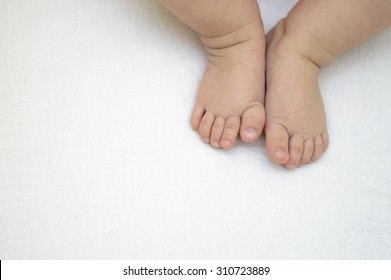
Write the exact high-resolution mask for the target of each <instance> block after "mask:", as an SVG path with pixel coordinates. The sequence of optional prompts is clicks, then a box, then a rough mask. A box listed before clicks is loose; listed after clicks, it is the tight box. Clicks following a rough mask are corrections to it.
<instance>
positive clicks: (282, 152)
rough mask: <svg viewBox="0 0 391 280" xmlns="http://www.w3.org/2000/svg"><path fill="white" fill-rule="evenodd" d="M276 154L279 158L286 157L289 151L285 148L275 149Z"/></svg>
mask: <svg viewBox="0 0 391 280" xmlns="http://www.w3.org/2000/svg"><path fill="white" fill-rule="evenodd" d="M274 154H275V155H276V157H278V158H286V156H287V155H288V153H287V152H285V151H284V150H283V149H277V150H275V151H274Z"/></svg>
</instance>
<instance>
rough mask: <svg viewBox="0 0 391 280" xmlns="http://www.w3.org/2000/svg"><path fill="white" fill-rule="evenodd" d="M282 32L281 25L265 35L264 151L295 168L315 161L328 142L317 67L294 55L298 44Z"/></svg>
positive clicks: (286, 165) (307, 60) (309, 60)
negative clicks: (266, 44)
mask: <svg viewBox="0 0 391 280" xmlns="http://www.w3.org/2000/svg"><path fill="white" fill-rule="evenodd" d="M284 29H285V24H284V21H281V22H280V23H279V24H278V25H277V26H276V27H275V29H274V30H273V31H272V32H271V33H269V34H268V50H267V62H266V69H267V70H266V75H267V93H266V127H265V133H266V147H267V150H268V153H269V155H270V157H271V159H272V160H273V161H274V162H276V163H277V164H283V165H285V167H287V168H295V167H298V166H301V165H303V164H307V163H310V162H313V161H315V160H316V159H318V158H319V156H320V155H321V154H322V153H323V152H324V151H325V150H326V149H327V146H328V143H329V140H328V134H327V129H326V117H325V111H324V107H323V101H322V98H321V96H320V91H319V86H318V75H319V71H320V67H319V66H318V65H316V64H315V63H314V62H313V61H311V59H309V58H306V56H305V55H301V54H300V52H298V51H297V50H298V48H297V46H298V45H297V43H298V41H295V40H292V37H289V36H287V35H285V34H284V32H285V30H284ZM304 32H305V31H304ZM302 36H303V34H299V36H296V38H299V39H300V40H301V39H302ZM299 44H300V42H299Z"/></svg>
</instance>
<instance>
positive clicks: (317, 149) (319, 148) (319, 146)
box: [311, 136, 323, 162]
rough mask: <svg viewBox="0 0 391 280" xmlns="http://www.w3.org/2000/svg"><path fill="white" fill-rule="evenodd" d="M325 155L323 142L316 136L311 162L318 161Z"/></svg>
mask: <svg viewBox="0 0 391 280" xmlns="http://www.w3.org/2000/svg"><path fill="white" fill-rule="evenodd" d="M322 153H323V140H322V137H321V136H316V137H315V139H314V153H313V154H312V158H311V162H314V161H315V160H317V159H318V158H319V157H320V155H321V154H322Z"/></svg>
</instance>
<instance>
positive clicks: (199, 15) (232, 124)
mask: <svg viewBox="0 0 391 280" xmlns="http://www.w3.org/2000/svg"><path fill="white" fill-rule="evenodd" d="M161 2H162V3H163V5H165V6H166V7H167V8H168V9H169V10H171V11H172V12H173V13H174V14H175V15H176V16H177V17H178V18H179V19H180V20H181V21H183V22H184V23H185V24H187V25H188V26H189V27H191V28H192V29H193V30H195V31H196V32H197V33H198V34H199V36H200V39H201V41H202V42H203V44H204V45H205V49H206V51H207V52H208V63H207V66H206V69H205V72H204V75H203V77H202V80H201V83H200V86H199V89H198V93H197V98H196V102H195V105H194V109H193V113H192V116H191V123H192V127H193V128H194V129H195V130H196V131H198V133H199V134H200V136H201V138H202V139H203V141H204V142H206V143H210V144H211V145H212V146H213V147H215V148H221V147H222V148H225V149H229V148H232V147H233V146H234V145H235V143H236V141H237V137H238V135H240V136H241V138H242V140H243V141H245V142H253V141H255V140H256V139H257V138H258V137H259V136H260V134H261V133H262V130H263V127H264V123H265V110H264V95H265V72H264V71H265V35H264V30H263V25H262V21H261V17H260V11H259V7H258V4H257V1H256V0H224V1H223V0H199V1H194V0H161Z"/></svg>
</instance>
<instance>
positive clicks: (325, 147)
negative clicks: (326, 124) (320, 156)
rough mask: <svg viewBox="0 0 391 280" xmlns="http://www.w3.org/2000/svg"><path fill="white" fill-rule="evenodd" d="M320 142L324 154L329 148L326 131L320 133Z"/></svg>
mask: <svg viewBox="0 0 391 280" xmlns="http://www.w3.org/2000/svg"><path fill="white" fill-rule="evenodd" d="M322 141H323V152H325V151H326V150H327V148H328V147H329V134H328V132H327V130H326V131H324V132H323V133H322Z"/></svg>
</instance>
